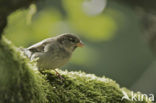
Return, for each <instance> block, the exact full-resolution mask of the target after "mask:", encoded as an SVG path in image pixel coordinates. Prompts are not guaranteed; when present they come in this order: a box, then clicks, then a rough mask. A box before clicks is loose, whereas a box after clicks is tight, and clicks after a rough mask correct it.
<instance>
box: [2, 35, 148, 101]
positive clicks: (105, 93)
mask: <svg viewBox="0 0 156 103" xmlns="http://www.w3.org/2000/svg"><path fill="white" fill-rule="evenodd" d="M34 68H36V67H35V66H34V65H33V63H30V62H29V60H28V59H27V58H25V57H24V56H22V53H20V52H19V51H18V49H17V48H16V47H15V46H13V45H12V43H10V42H8V41H7V40H6V39H4V38H3V40H1V41H0V85H1V86H0V103H121V98H122V96H123V94H122V90H123V89H121V88H120V87H119V85H118V84H117V83H116V82H115V81H113V80H111V79H109V78H106V77H101V78H100V77H97V76H95V75H93V74H86V73H84V72H68V71H61V70H59V71H58V72H59V73H60V74H61V75H62V76H63V78H64V80H63V81H61V79H60V78H58V77H57V76H56V74H55V73H54V71H44V72H43V73H42V74H41V73H40V72H38V71H37V70H35V69H34ZM126 92H127V93H129V92H130V91H129V90H126ZM122 103H137V102H130V101H128V100H123V101H122ZM139 103H146V102H145V101H143V102H139Z"/></svg>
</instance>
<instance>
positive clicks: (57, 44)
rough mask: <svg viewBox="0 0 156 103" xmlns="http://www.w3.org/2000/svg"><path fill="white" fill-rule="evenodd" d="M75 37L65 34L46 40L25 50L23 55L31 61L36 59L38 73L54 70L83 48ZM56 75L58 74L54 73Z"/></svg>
mask: <svg viewBox="0 0 156 103" xmlns="http://www.w3.org/2000/svg"><path fill="white" fill-rule="evenodd" d="M83 46H84V44H83V43H82V42H81V40H80V38H79V37H78V36H77V35H74V34H71V33H65V34H61V35H58V36H56V37H52V38H47V39H45V40H42V41H41V42H39V43H36V44H34V45H32V46H30V47H28V48H26V49H25V50H24V51H25V54H26V55H27V56H28V57H29V58H30V59H31V60H34V59H36V58H38V59H37V66H38V68H39V71H43V70H47V69H54V70H55V69H56V68H59V67H62V66H63V65H65V64H66V63H67V62H68V61H69V59H70V58H71V56H72V53H73V51H74V50H75V49H76V48H77V47H83ZM56 73H58V72H57V71H56Z"/></svg>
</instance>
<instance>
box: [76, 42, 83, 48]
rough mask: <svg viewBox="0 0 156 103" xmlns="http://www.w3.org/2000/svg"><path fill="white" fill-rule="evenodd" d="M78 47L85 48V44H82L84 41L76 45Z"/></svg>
mask: <svg viewBox="0 0 156 103" xmlns="http://www.w3.org/2000/svg"><path fill="white" fill-rule="evenodd" d="M76 46H77V47H84V44H83V43H82V41H80V42H79V43H77V44H76Z"/></svg>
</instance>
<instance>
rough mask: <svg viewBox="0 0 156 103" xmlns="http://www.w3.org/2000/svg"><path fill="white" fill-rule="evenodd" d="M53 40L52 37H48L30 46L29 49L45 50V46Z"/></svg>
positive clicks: (34, 50) (33, 50)
mask: <svg viewBox="0 0 156 103" xmlns="http://www.w3.org/2000/svg"><path fill="white" fill-rule="evenodd" d="M51 41H52V38H48V39H45V40H43V41H41V42H39V43H36V44H34V45H32V46H30V47H28V48H27V49H28V50H29V51H31V52H44V48H45V46H46V44H48V43H49V42H51Z"/></svg>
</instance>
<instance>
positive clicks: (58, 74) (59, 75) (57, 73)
mask: <svg viewBox="0 0 156 103" xmlns="http://www.w3.org/2000/svg"><path fill="white" fill-rule="evenodd" d="M54 71H55V72H56V75H57V76H58V77H59V78H60V79H61V80H64V78H63V77H62V76H61V74H60V73H59V72H57V71H56V69H54Z"/></svg>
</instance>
